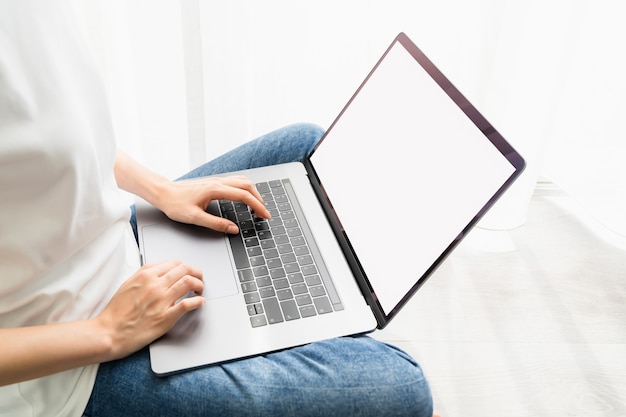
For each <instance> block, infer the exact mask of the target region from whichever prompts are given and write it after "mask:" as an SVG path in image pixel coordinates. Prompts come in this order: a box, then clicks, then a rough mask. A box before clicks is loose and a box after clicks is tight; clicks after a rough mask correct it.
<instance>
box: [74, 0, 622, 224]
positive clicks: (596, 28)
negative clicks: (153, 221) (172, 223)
mask: <svg viewBox="0 0 626 417" xmlns="http://www.w3.org/2000/svg"><path fill="white" fill-rule="evenodd" d="M74 1H75V2H76V3H77V4H78V5H79V8H81V9H83V11H84V15H85V19H86V21H87V22H88V25H87V26H88V29H89V30H90V32H91V37H92V38H93V43H94V45H95V47H94V48H95V50H96V52H97V53H98V54H97V55H98V57H99V58H98V59H99V60H100V61H101V62H102V63H103V67H104V68H105V74H106V77H107V80H108V81H109V84H110V91H111V97H112V102H113V105H114V106H113V108H114V119H115V121H116V127H117V130H118V134H119V144H120V146H121V147H123V148H125V149H127V150H129V151H130V152H131V153H132V154H133V155H135V156H136V157H137V158H139V159H141V160H142V161H143V162H144V163H146V165H148V166H149V167H150V168H153V169H155V170H158V171H160V172H162V173H164V174H166V175H167V176H169V177H175V176H177V175H180V174H182V173H184V172H185V171H186V170H188V169H189V168H190V167H193V166H195V165H196V164H198V163H201V162H202V161H204V160H208V159H210V158H212V157H215V156H217V155H219V154H221V153H222V152H224V151H226V150H228V149H230V148H232V147H234V146H236V145H238V144H240V143H242V142H244V141H246V140H249V139H252V138H254V137H256V136H258V135H260V134H262V133H265V132H267V131H269V130H272V129H275V128H277V127H280V126H282V125H285V124H289V123H293V122H299V121H309V122H314V123H318V124H320V125H321V126H323V127H328V126H329V125H330V123H331V122H332V120H333V119H334V117H335V115H336V114H337V113H338V112H339V110H340V109H341V108H342V107H343V105H344V104H345V103H346V101H347V100H348V99H349V98H350V96H351V94H352V93H353V92H354V90H355V89H356V87H357V86H358V85H359V83H360V82H361V80H362V79H363V77H364V76H365V75H366V74H367V72H368V71H369V70H370V69H371V67H372V65H373V64H374V63H375V61H376V60H377V58H378V57H379V56H380V54H381V53H382V51H383V50H384V49H385V48H386V46H387V45H388V44H389V42H390V41H391V40H392V38H393V37H394V36H395V34H397V33H398V32H400V31H404V32H406V33H407V34H408V35H409V36H410V37H411V38H412V39H413V40H414V41H415V42H416V43H417V44H418V46H419V47H420V48H421V49H422V50H423V51H424V52H425V53H426V54H427V55H428V56H429V57H430V58H431V60H432V61H434V62H435V64H436V65H437V66H438V67H439V68H440V69H441V70H442V71H443V73H444V74H446V75H447V76H448V78H450V80H451V81H452V82H453V83H454V84H455V85H456V86H457V87H458V88H459V89H460V90H461V92H463V93H464V94H465V95H466V96H467V97H468V98H469V100H470V101H471V102H473V103H474V104H475V105H476V107H478V109H479V110H480V111H481V112H482V113H483V114H484V115H485V116H486V117H487V119H488V120H490V121H491V122H492V124H493V125H494V126H495V127H496V128H497V129H498V130H499V131H500V132H501V133H502V134H503V135H504V136H505V137H506V138H507V139H508V140H509V141H510V142H511V143H512V144H513V145H514V146H515V147H517V148H518V149H519V150H520V152H521V153H522V154H523V155H524V156H525V157H526V159H527V160H528V162H529V166H528V169H527V171H526V173H525V174H524V177H523V178H522V179H521V180H520V181H519V182H518V183H517V184H515V186H514V189H513V190H512V192H510V193H509V194H508V195H507V196H506V198H505V199H504V200H503V201H502V202H501V203H499V208H498V209H496V211H495V212H497V211H498V210H499V211H501V212H502V213H504V214H506V215H507V216H508V217H509V221H508V223H507V224H506V225H504V226H506V227H511V226H515V225H517V224H519V223H520V222H523V219H524V215H525V205H524V204H523V203H520V202H521V201H524V200H525V199H526V200H527V198H528V196H529V195H530V193H531V192H532V190H533V186H534V183H535V180H536V178H537V176H538V175H539V174H540V173H542V174H543V175H545V176H547V177H548V178H550V179H554V180H555V181H557V182H558V183H559V184H560V185H562V186H563V187H565V188H566V189H567V190H568V191H569V192H570V193H572V194H575V195H577V196H578V197H579V198H580V200H581V201H582V202H584V204H585V206H586V207H588V208H589V209H590V210H591V211H592V214H593V215H594V216H597V218H598V219H599V221H601V222H602V223H603V224H606V225H608V226H609V227H611V228H612V229H613V230H619V231H620V233H622V234H624V235H626V220H624V219H626V216H621V213H623V212H624V211H625V210H626V191H624V190H626V170H625V169H624V168H621V167H622V166H623V164H622V162H621V161H622V159H623V157H624V156H626V145H625V144H626V133H625V132H626V129H625V128H624V121H623V120H624V118H623V117H622V115H623V114H626V102H625V101H624V99H623V97H624V96H626V85H625V78H624V77H623V75H622V74H624V73H626V54H625V53H624V52H623V49H624V48H623V39H626V25H623V23H622V17H623V6H622V3H623V1H622V0H597V1H593V2H592V1H591V0H570V1H565V0H550V1H545V0H544V1H539V0H528V1H524V2H521V1H517V0H469V1H468V0H441V1H437V2H433V1H426V0H335V1H330V0H319V1H316V2H298V1H293V0H291V1H289V0H265V1H262V2H261V1H253V0H230V1H227V2H216V1H211V0H90V1H89V2H82V1H80V0H74ZM581 184H582V185H584V186H583V187H579V186H578V185H581ZM578 197H577V198H578ZM509 200H510V201H509ZM503 224H504V223H503ZM491 226H493V227H499V225H498V222H497V221H495V222H493V223H492V225H491Z"/></svg>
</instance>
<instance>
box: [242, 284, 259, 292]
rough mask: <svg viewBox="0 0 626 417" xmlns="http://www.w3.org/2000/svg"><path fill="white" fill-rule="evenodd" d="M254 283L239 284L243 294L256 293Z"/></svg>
mask: <svg viewBox="0 0 626 417" xmlns="http://www.w3.org/2000/svg"><path fill="white" fill-rule="evenodd" d="M256 289H257V288H256V282H254V281H253V282H244V283H243V284H241V290H242V291H243V292H253V291H256Z"/></svg>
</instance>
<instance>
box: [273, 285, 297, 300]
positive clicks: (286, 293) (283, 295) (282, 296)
mask: <svg viewBox="0 0 626 417" xmlns="http://www.w3.org/2000/svg"><path fill="white" fill-rule="evenodd" d="M276 296H277V297H278V299H279V300H280V301H283V300H288V299H290V298H293V293H292V292H291V288H285V289H284V290H278V291H276Z"/></svg>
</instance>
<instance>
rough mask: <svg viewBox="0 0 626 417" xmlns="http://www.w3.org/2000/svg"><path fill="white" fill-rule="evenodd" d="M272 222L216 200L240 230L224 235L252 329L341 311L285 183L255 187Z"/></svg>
mask: <svg viewBox="0 0 626 417" xmlns="http://www.w3.org/2000/svg"><path fill="white" fill-rule="evenodd" d="M256 187H257V190H258V191H259V192H260V193H261V195H262V197H263V201H264V202H265V207H266V208H267V210H268V211H269V212H270V214H271V216H272V217H271V219H264V218H260V217H256V216H255V214H254V212H253V211H251V210H250V208H249V207H248V206H247V205H246V204H244V203H240V202H233V201H229V200H221V201H219V209H220V214H221V216H222V217H225V218H227V219H229V220H231V221H233V222H235V223H236V224H237V225H238V226H239V233H238V234H237V235H228V240H229V242H230V246H231V249H232V254H233V259H234V261H235V266H236V268H237V276H238V278H239V283H240V285H241V290H242V294H243V299H244V301H245V306H246V309H247V312H248V315H249V317H250V324H251V326H252V327H261V326H266V325H268V324H270V325H271V324H277V323H283V322H287V321H291V320H298V319H303V318H307V317H313V316H316V315H319V314H328V313H332V312H333V311H338V310H343V305H342V303H341V300H340V299H339V296H338V294H337V292H336V290H335V288H334V285H333V284H332V282H331V281H330V277H329V276H328V272H327V271H326V267H325V265H324V263H323V260H322V259H321V255H320V253H319V251H318V250H317V247H316V246H315V241H314V239H313V236H312V234H311V232H310V229H309V227H308V224H307V223H306V219H305V218H304V214H303V213H302V210H301V208H300V204H299V203H298V200H297V198H296V195H295V192H294V191H293V188H292V186H291V183H290V181H289V180H288V179H283V180H275V181H268V182H262V183H258V184H256Z"/></svg>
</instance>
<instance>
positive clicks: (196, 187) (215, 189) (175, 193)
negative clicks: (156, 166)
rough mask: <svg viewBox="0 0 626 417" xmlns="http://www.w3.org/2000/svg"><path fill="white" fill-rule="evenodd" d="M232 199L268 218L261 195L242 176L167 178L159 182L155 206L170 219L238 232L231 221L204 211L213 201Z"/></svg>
mask: <svg viewBox="0 0 626 417" xmlns="http://www.w3.org/2000/svg"><path fill="white" fill-rule="evenodd" d="M222 199H224V200H232V201H240V202H242V203H245V204H247V205H248V206H249V207H250V208H251V209H252V210H254V212H255V214H256V215H257V216H259V217H264V218H269V217H270V214H269V212H268V211H267V209H266V208H265V205H264V204H263V199H262V198H261V194H259V192H258V191H257V189H256V187H255V186H254V184H253V183H252V182H251V181H250V180H249V179H247V178H246V177H243V176H231V177H206V178H197V179H192V180H184V181H170V182H167V183H165V184H163V185H162V187H161V189H160V192H159V193H158V197H157V198H156V199H155V201H154V202H153V204H154V206H155V207H157V208H158V209H160V210H161V211H163V213H165V214H166V215H167V217H169V218H170V219H172V220H176V221H178V222H181V223H189V224H195V225H197V226H203V227H208V228H210V229H213V230H216V231H218V232H225V233H232V234H234V233H238V232H239V229H238V227H237V225H235V223H233V222H232V221H230V220H228V219H225V218H222V217H217V216H214V215H212V214H209V213H207V212H206V209H207V207H208V206H209V203H210V202H211V201H212V200H222Z"/></svg>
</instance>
